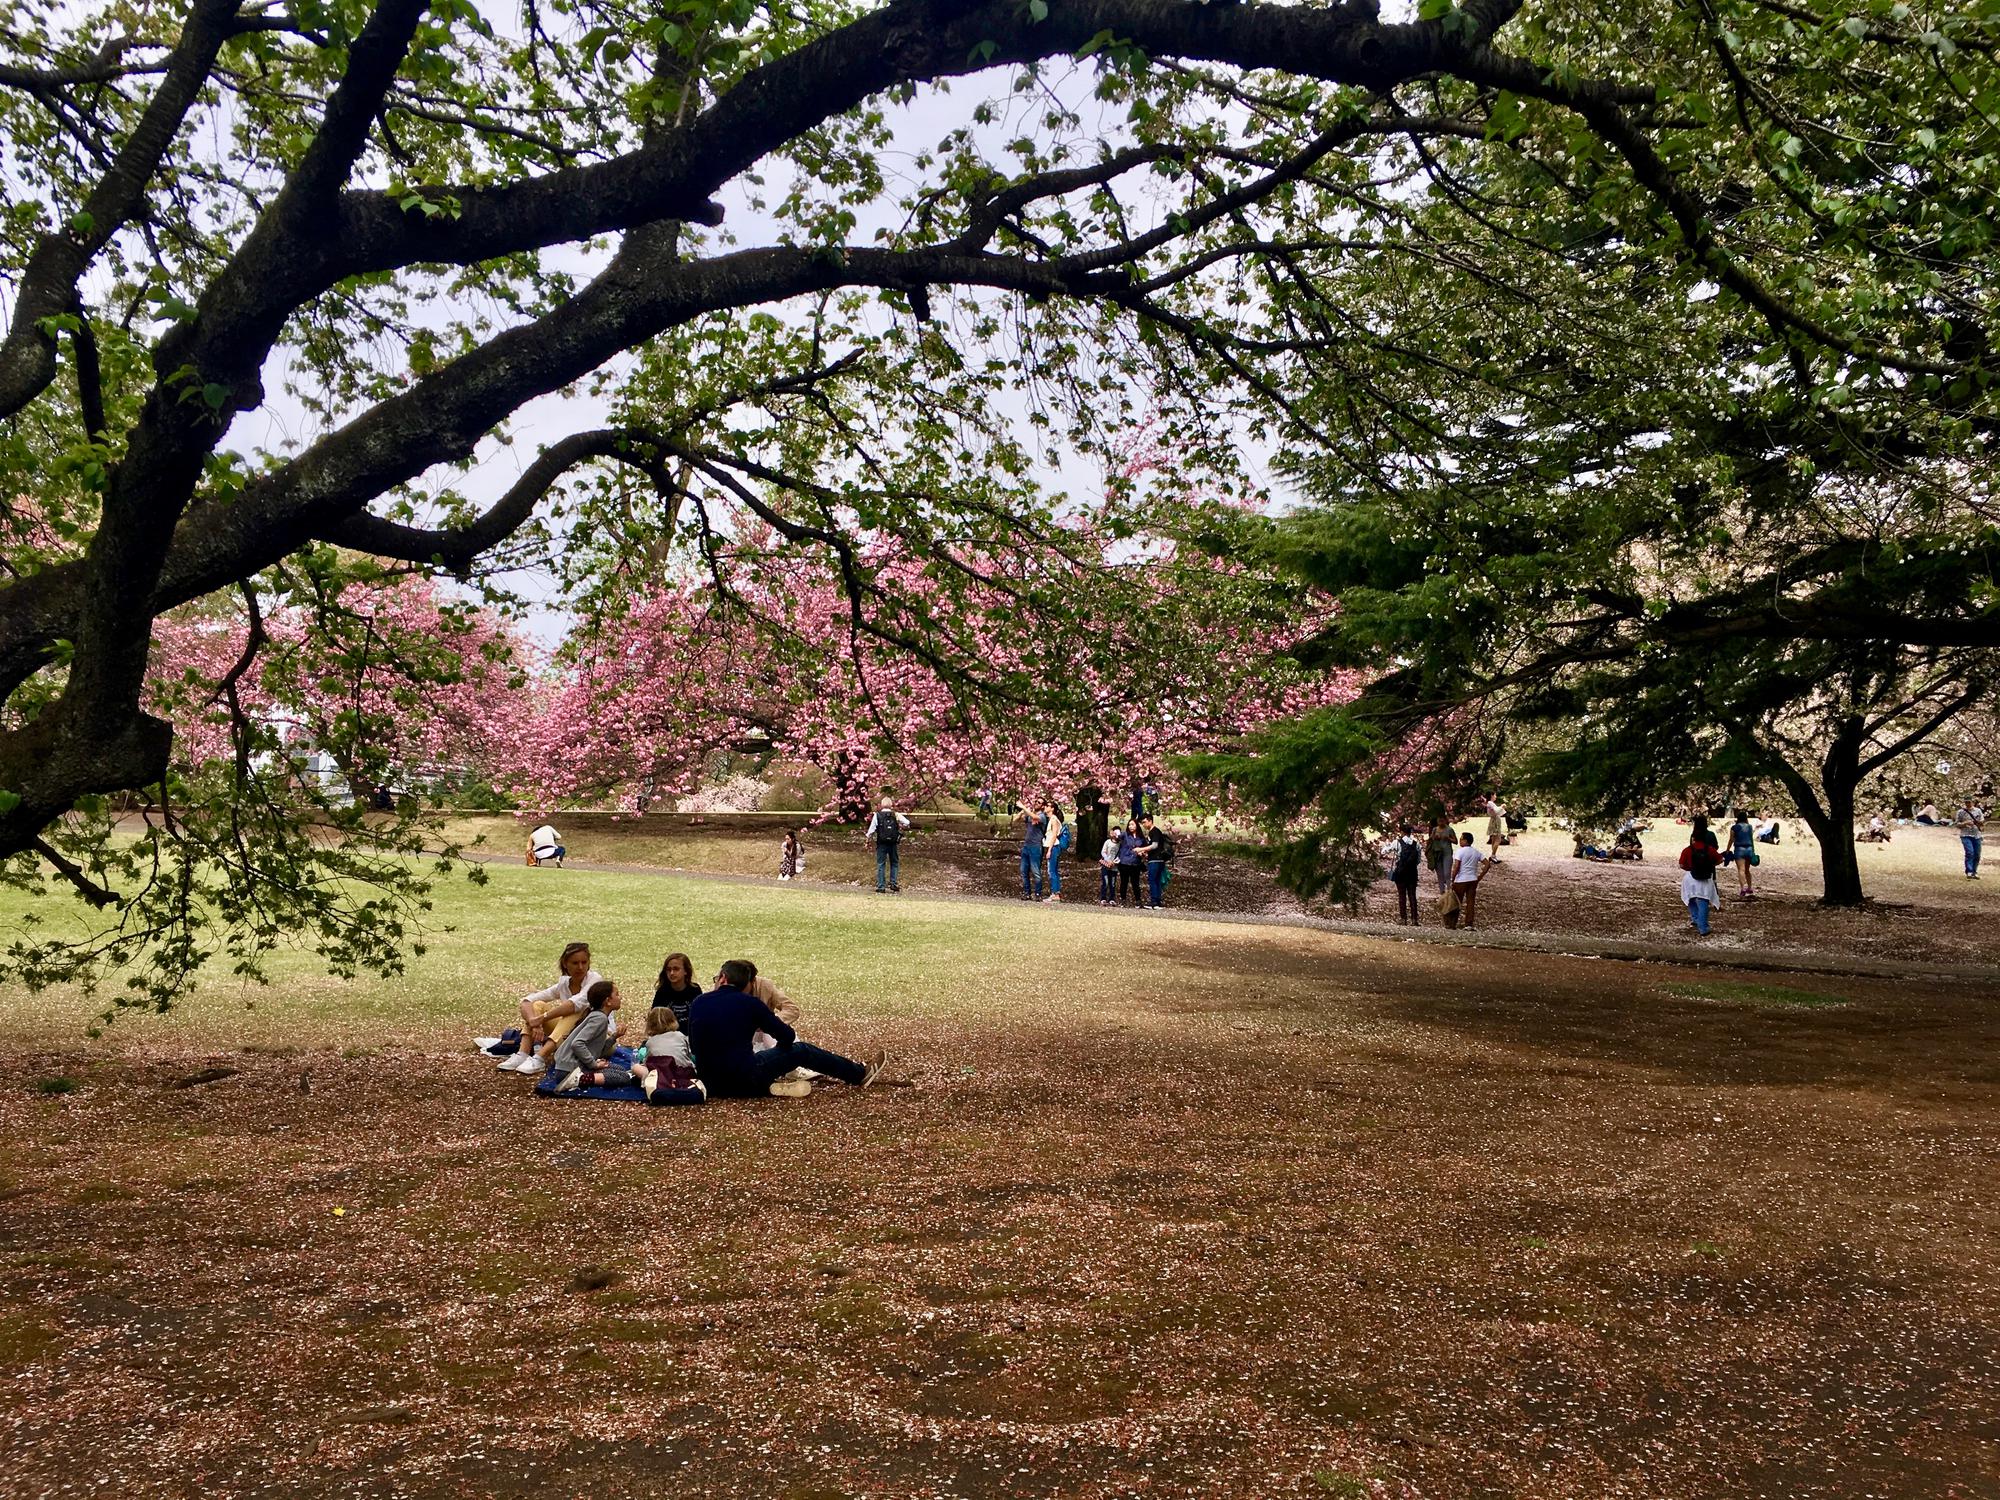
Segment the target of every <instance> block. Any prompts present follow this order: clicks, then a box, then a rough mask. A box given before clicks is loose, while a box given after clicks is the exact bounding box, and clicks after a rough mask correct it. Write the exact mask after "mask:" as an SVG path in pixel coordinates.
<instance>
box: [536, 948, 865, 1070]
mask: <svg viewBox="0 0 2000 1500" xmlns="http://www.w3.org/2000/svg"><path fill="white" fill-rule="evenodd" d="M560 967H561V970H562V974H563V977H562V979H560V980H558V981H557V982H556V983H555V984H554V985H551V986H550V987H549V988H548V989H546V990H542V991H539V992H538V993H536V994H533V995H530V996H528V997H527V998H526V999H524V1000H523V1001H522V1002H521V1041H520V1045H519V1048H518V1050H516V1051H515V1052H514V1053H512V1054H510V1055H509V1056H508V1057H507V1058H506V1059H505V1060H504V1061H502V1062H501V1064H500V1067H501V1068H502V1069H503V1070H505V1071H510V1072H520V1073H528V1074H530V1075H533V1074H538V1073H541V1072H543V1071H545V1070H549V1069H552V1070H553V1072H554V1074H555V1076H556V1077H557V1078H558V1079H560V1082H558V1083H557V1085H556V1087H555V1092H557V1093H570V1092H573V1091H574V1090H576V1089H578V1088H582V1087H585V1086H586V1085H589V1086H596V1087H609V1088H620V1087H624V1086H626V1085H628V1084H632V1083H636V1084H638V1085H639V1088H640V1091H641V1092H642V1093H643V1094H644V1095H645V1097H646V1100H647V1102H648V1103H650V1104H655V1105H672V1104H699V1103H701V1102H702V1101H703V1100H704V1099H707V1098H709V1097H711V1096H714V1097H720V1098H755V1097H762V1096H765V1095H773V1094H775V1095H779V1096H781V1097H798V1096H800V1095H803V1094H806V1093H808V1092H810V1090H811V1084H810V1082H809V1081H808V1080H807V1079H806V1078H805V1077H804V1074H803V1073H802V1072H801V1070H805V1071H809V1072H814V1073H822V1074H825V1075H827V1076H829V1077H832V1078H838V1079H840V1080H841V1081H842V1082H844V1083H851V1084H853V1085H855V1086H856V1087H857V1088H866V1087H868V1085H869V1084H871V1083H873V1082H874V1081H875V1079H876V1077H877V1075H879V1074H880V1073H881V1071H882V1067H883V1064H884V1063H886V1062H887V1061H888V1058H887V1055H886V1054H884V1053H879V1052H878V1053H877V1054H876V1055H875V1057H873V1058H872V1059H870V1061H868V1062H867V1063H865V1064H864V1063H858V1062H855V1061H853V1060H852V1059H850V1058H846V1057H842V1056H840V1055H839V1054H837V1053H833V1052H829V1051H827V1050H825V1049H824V1048H821V1047H815V1046H813V1045H812V1044H811V1043H810V1042H802V1041H800V1040H799V1039H798V1033H797V1032H796V1031H794V1030H793V1029H792V1025H791V1022H792V1021H793V1020H795V1019H796V1018H797V1016H798V1007H797V1006H796V1005H794V1004H793V1003H792V1002H791V1000H790V999H789V998H788V997H787V996H786V995H785V993H784V992H783V991H782V990H780V989H779V988H778V987H777V986H776V985H774V984H772V983H771V981H770V980H768V979H765V978H763V977H761V976H760V975H759V974H758V973H757V966H756V965H755V964H753V963H751V962H750V961H749V960H748V959H731V960H730V961H729V962H727V963H725V964H724V965H723V966H722V970H721V972H720V973H718V974H717V975H716V976H715V983H714V986H713V987H712V988H711V989H709V990H708V991H707V992H706V993H703V992H702V991H701V989H700V987H699V986H697V985H696V984H695V983H694V963H693V961H692V960H691V959H689V958H688V956H687V955H686V954H684V953H670V954H668V955H667V960H666V962H665V963H664V964H662V965H661V966H660V977H659V982H658V984H657V986H656V987H655V989H654V992H653V1008H652V1010H651V1011H649V1012H648V1013H647V1016H646V1031H647V1036H646V1043H645V1046H644V1047H642V1048H640V1049H638V1051H637V1053H636V1054H635V1056H634V1058H633V1064H632V1066H631V1067H630V1068H629V1069H628V1068H623V1067H618V1066H615V1065H613V1064H612V1062H611V1058H612V1054H613V1049H615V1048H616V1046H617V1045H618V1033H619V1026H618V1022H617V1021H616V1020H615V1019H614V1018H615V1016H616V1013H617V1011H618V1009H619V1006H620V1003H621V997H620V995H619V993H618V987H617V986H616V985H615V984H613V983H612V982H611V981H610V980H608V979H604V978H602V977H601V976H600V975H598V973H597V972H596V971H595V970H594V969H592V968H591V967H590V949H589V947H588V946H587V945H585V944H583V943H571V944H570V945H569V946H568V947H567V948H565V949H564V950H563V954H562V958H561V960H560Z"/></svg>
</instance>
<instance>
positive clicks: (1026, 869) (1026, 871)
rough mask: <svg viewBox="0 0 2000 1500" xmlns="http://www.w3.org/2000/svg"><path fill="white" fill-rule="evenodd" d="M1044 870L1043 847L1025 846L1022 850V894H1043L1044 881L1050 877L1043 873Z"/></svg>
mask: <svg viewBox="0 0 2000 1500" xmlns="http://www.w3.org/2000/svg"><path fill="white" fill-rule="evenodd" d="M1042 870H1043V866H1042V851H1041V847H1040V846H1039V845H1037V846H1036V847H1035V848H1033V849H1029V848H1027V847H1025V846H1024V847H1023V848H1022V850H1021V894H1022V895H1024V896H1039V895H1041V893H1042V886H1043V883H1044V882H1045V881H1046V880H1047V878H1048V877H1047V876H1046V875H1044V874H1043V873H1042Z"/></svg>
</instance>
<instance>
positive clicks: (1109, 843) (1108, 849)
mask: <svg viewBox="0 0 2000 1500" xmlns="http://www.w3.org/2000/svg"><path fill="white" fill-rule="evenodd" d="M1118 845H1119V838H1118V835H1117V834H1115V833H1107V834H1105V836H1104V842H1103V843H1102V844H1101V845H1099V846H1098V850H1097V904H1098V905H1099V906H1116V905H1117V904H1118Z"/></svg>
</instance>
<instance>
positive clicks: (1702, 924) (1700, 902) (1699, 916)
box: [1688, 896, 1708, 937]
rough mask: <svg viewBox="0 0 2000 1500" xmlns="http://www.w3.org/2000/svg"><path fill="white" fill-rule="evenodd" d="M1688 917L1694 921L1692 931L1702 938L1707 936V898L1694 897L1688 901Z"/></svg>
mask: <svg viewBox="0 0 2000 1500" xmlns="http://www.w3.org/2000/svg"><path fill="white" fill-rule="evenodd" d="M1688 915H1689V916H1690V917H1692V918H1693V919H1694V930H1695V931H1696V932H1698V933H1700V934H1701V935H1702V936H1703V937H1707V936H1708V897H1706V896H1695V897H1693V898H1691V899H1690V900H1689V901H1688Z"/></svg>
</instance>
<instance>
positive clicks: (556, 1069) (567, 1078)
mask: <svg viewBox="0 0 2000 1500" xmlns="http://www.w3.org/2000/svg"><path fill="white" fill-rule="evenodd" d="M584 998H585V999H586V1000H588V1001H589V1002H590V1010H589V1011H588V1012H587V1013H586V1014H585V1016H584V1018H583V1019H582V1020H581V1021H578V1022H577V1023H576V1026H575V1028H574V1029H573V1030H571V1032H570V1034H569V1035H568V1036H566V1037H564V1038H563V1042H562V1045H561V1046H560V1047H558V1048H556V1057H555V1061H554V1062H553V1063H552V1064H550V1067H549V1071H550V1072H551V1073H553V1074H555V1075H556V1076H557V1077H559V1078H561V1079H562V1082H561V1083H558V1084H557V1085H556V1092H557V1093H558V1094H567V1093H569V1092H570V1091H571V1090H572V1089H578V1088H581V1087H583V1086H584V1085H585V1084H587V1083H588V1084H595V1085H597V1086H599V1087H610V1088H619V1087H621V1086H622V1085H624V1084H628V1083H630V1082H631V1081H632V1075H631V1074H630V1073H628V1072H627V1071H626V1070H625V1069H623V1068H610V1067H606V1066H605V1059H606V1058H608V1057H610V1056H611V1049H612V1048H613V1047H615V1046H617V1045H618V1024H617V1023H616V1022H615V1021H613V1020H612V1019H611V1017H612V1016H613V1015H614V1014H615V1013H616V1011H617V1009H618V1004H619V995H618V986H617V985H615V984H613V983H612V982H611V981H610V980H608V979H600V980H598V981H597V983H595V984H593V985H592V986H591V987H590V988H589V989H588V990H586V991H585V992H584Z"/></svg>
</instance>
